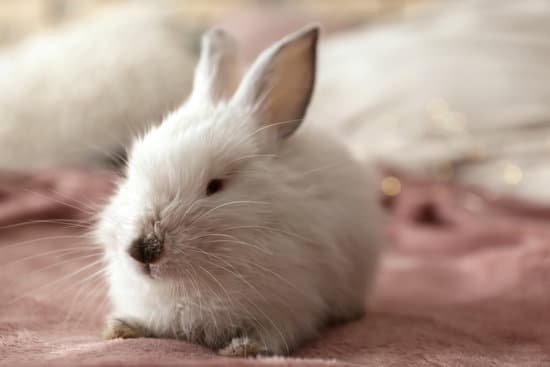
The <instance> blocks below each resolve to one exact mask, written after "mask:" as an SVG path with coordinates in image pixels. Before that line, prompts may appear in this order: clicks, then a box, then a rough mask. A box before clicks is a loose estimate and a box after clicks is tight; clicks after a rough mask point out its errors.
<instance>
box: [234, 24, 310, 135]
mask: <svg viewBox="0 0 550 367" xmlns="http://www.w3.org/2000/svg"><path fill="white" fill-rule="evenodd" d="M318 37H319V27H318V26H310V27H307V28H305V29H303V30H301V31H298V32H296V33H294V34H291V35H289V36H287V37H285V38H283V39H282V40H281V41H279V42H277V43H276V44H275V45H273V46H271V47H270V48H268V49H267V50H265V51H264V52H263V53H261V54H260V56H258V59H257V60H256V61H255V63H254V64H253V65H252V67H251V69H250V70H249V71H248V73H247V74H246V75H245V77H244V78H243V81H242V82H241V84H240V86H239V88H238V89H237V92H236V93H235V96H234V98H233V102H234V103H237V104H238V105H239V106H241V107H248V108H252V109H253V111H255V114H256V116H255V117H256V119H257V120H258V121H259V122H260V123H261V125H262V126H269V125H272V126H273V130H274V131H275V132H276V133H277V135H278V137H279V138H285V137H288V136H290V135H291V134H292V133H293V132H294V131H295V130H296V129H297V128H298V126H300V123H301V122H302V119H303V118H304V115H305V113H306V110H307V107H308V105H309V101H310V99H311V95H312V92H313V85H314V81H315V65H316V58H317V39H318ZM269 130H271V128H270V129H269Z"/></svg>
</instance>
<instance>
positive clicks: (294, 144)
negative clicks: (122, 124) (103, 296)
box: [97, 27, 381, 356]
mask: <svg viewBox="0 0 550 367" xmlns="http://www.w3.org/2000/svg"><path fill="white" fill-rule="evenodd" d="M318 33H319V30H318V28H317V27H309V28H307V29H304V30H302V31H300V32H298V33H295V34H293V35H291V36H288V37H286V38H284V39H283V40H281V41H280V42H278V43H276V44H275V45H274V46H272V47H271V48H269V49H267V50H266V51H264V52H263V53H262V54H261V55H260V56H259V57H258V59H257V60H256V62H255V63H254V64H253V66H252V67H251V69H250V70H249V71H248V73H247V74H245V76H244V77H243V80H242V82H241V83H240V85H239V83H238V81H239V80H240V79H241V78H240V70H239V61H238V52H237V48H236V42H235V41H234V40H233V39H232V38H231V37H230V36H228V35H227V34H225V33H224V32H223V31H221V30H211V31H209V32H208V33H207V34H206V35H205V36H204V37H203V42H202V51H201V59H200V61H199V64H198V67H197V69H196V73H195V80H194V83H195V85H194V90H193V92H192V95H191V96H190V98H189V99H188V101H187V102H186V103H185V104H184V105H183V106H182V107H181V108H179V109H178V110H177V111H175V112H174V113H172V114H171V115H169V116H168V117H167V118H166V119H165V121H163V122H162V124H160V125H159V126H157V127H154V128H152V129H151V130H150V131H149V132H148V133H147V134H146V135H145V136H143V137H142V138H140V139H139V140H138V141H136V142H135V144H134V146H133V148H132V149H131V151H130V155H129V162H128V167H127V176H126V177H125V178H124V179H123V180H122V181H121V183H120V186H119V188H118V191H117V193H116V194H115V195H114V197H113V198H112V200H111V202H110V204H109V205H108V206H107V207H106V208H105V210H104V211H103V212H102V214H101V216H100V221H99V224H98V228H97V237H98V240H99V242H100V243H101V244H102V246H104V248H105V251H106V259H107V263H108V265H107V267H108V274H109V276H108V277H109V284H110V297H111V300H112V303H113V307H114V310H113V313H112V316H111V317H110V319H109V321H108V322H107V327H106V330H105V337H106V338H117V337H123V338H128V337H142V336H151V337H167V338H180V339H184V340H189V341H192V342H197V343H200V344H203V345H206V346H208V347H210V348H213V349H216V350H218V351H219V352H220V353H221V354H223V355H231V356H246V355H256V354H288V353H290V352H291V351H292V350H294V349H295V348H296V347H297V346H298V345H300V343H302V342H303V341H304V340H307V339H310V338H312V337H314V336H315V335H316V334H317V333H318V332H319V330H320V329H321V328H322V327H323V326H324V325H326V324H327V323H328V322H332V321H344V320H350V319H353V318H356V317H359V316H360V315H362V313H363V311H364V302H365V296H366V292H367V290H368V288H369V285H370V284H371V282H372V277H373V273H374V270H375V268H376V263H377V258H378V252H379V244H380V242H381V241H380V233H381V228H380V227H381V226H380V220H381V215H380V213H379V210H380V209H379V206H378V202H377V191H376V185H375V184H373V182H372V181H371V178H370V176H369V173H368V172H365V170H364V168H363V167H362V166H360V165H358V164H357V163H356V162H354V161H353V160H352V159H351V158H350V155H349V154H348V152H347V151H346V149H345V148H344V147H343V146H342V145H341V144H340V143H339V142H337V141H335V140H333V139H332V138H331V137H330V136H327V135H324V134H323V133H322V131H318V130H317V129H314V128H311V129H309V130H308V129H304V128H301V129H299V131H296V130H297V129H298V127H299V126H300V124H301V122H302V119H303V118H304V115H305V112H306V109H307V107H308V104H309V101H310V98H311V94H312V91H313V85H314V79H315V64H316V45H317V39H318ZM235 90H236V91H235ZM304 127H306V126H304Z"/></svg>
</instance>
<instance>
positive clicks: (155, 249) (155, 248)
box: [128, 235, 164, 264]
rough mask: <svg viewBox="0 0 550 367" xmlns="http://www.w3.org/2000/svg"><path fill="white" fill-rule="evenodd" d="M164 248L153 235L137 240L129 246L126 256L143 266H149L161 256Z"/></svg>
mask: <svg viewBox="0 0 550 367" xmlns="http://www.w3.org/2000/svg"><path fill="white" fill-rule="evenodd" d="M163 250H164V246H163V244H162V242H161V241H160V240H159V239H158V237H156V236H155V235H148V236H145V237H141V238H138V239H137V240H135V241H134V242H132V244H131V245H130V248H129V249H128V254H130V256H131V257H132V258H134V259H135V260H137V261H139V262H140V263H143V264H151V263H154V262H155V261H157V260H158V259H159V258H160V256H161V255H162V251H163Z"/></svg>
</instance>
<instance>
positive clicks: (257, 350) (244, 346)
mask: <svg viewBox="0 0 550 367" xmlns="http://www.w3.org/2000/svg"><path fill="white" fill-rule="evenodd" d="M218 353H219V354H220V355H222V356H226V357H244V358H246V357H254V356H258V355H271V354H273V353H272V352H271V351H269V350H268V349H267V347H266V346H265V345H264V344H262V343H260V342H259V341H256V340H254V339H252V338H249V337H247V336H244V337H238V338H233V339H232V340H231V342H230V343H229V344H228V345H227V346H226V347H224V348H222V349H220V350H219V351H218Z"/></svg>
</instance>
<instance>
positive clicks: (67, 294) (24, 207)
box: [0, 170, 550, 366]
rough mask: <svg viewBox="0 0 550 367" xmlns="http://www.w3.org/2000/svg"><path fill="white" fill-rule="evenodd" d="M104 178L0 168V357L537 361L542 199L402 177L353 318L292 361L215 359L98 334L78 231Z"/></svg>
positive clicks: (106, 187)
mask: <svg viewBox="0 0 550 367" xmlns="http://www.w3.org/2000/svg"><path fill="white" fill-rule="evenodd" d="M114 177H115V174H114V173H112V172H108V171H75V170H72V171H55V172H46V173H41V174H36V175H25V176H18V175H2V176H1V177H0V226H2V227H1V228H0V248H1V249H2V252H1V253H2V256H1V257H0V284H1V287H0V365H5V366H15V365H17V366H34V365H45V364H47V365H49V366H77V365H84V366H118V365H125V366H172V365H178V366H187V365H189V366H190V365H201V366H222V365H223V366H225V365H234V366H251V365H268V366H317V365H330V366H348V365H350V366H352V365H361V366H393V365H395V366H404V365H407V366H438V365H445V366H449V365H470V366H474V365H478V366H488V365H495V366H519V365H522V366H541V365H550V352H548V351H549V350H550V322H549V321H550V314H549V312H548V310H549V309H550V297H549V295H548V288H549V285H550V240H549V238H550V236H549V234H550V230H549V229H548V226H547V225H546V222H547V220H548V218H550V209H547V208H544V207H537V206H535V205H531V204H525V203H522V202H517V201H511V200H507V199H499V198H492V197H491V196H489V195H486V194H484V193H480V192H476V191H474V190H471V189H467V188H463V187H457V186H454V185H451V184H445V183H438V182H431V181H416V180H412V179H402V182H401V184H402V191H401V193H400V194H399V195H398V196H396V197H394V198H391V200H385V204H386V206H387V207H388V209H389V211H390V217H389V221H388V226H387V234H388V246H387V249H386V251H385V253H384V256H383V259H382V264H381V269H380V274H379V277H378V281H377V284H376V287H375V288H376V289H375V292H374V294H373V296H372V298H371V299H370V302H369V304H370V306H369V313H368V314H367V316H366V317H365V318H363V319H362V320H359V321H357V322H353V323H349V324H346V325H340V326H336V327H333V328H331V329H329V330H327V331H326V332H324V333H323V335H322V337H321V338H320V339H318V340H315V341H312V342H310V343H308V344H307V345H304V346H303V347H302V348H300V349H299V350H298V351H297V352H296V353H295V354H294V355H293V356H292V357H289V358H263V359H257V360H255V359H249V360H239V359H223V358H220V357H218V356H216V355H215V354H213V353H212V352H210V351H209V350H206V349H204V348H202V347H200V346H197V345H193V344H189V343H186V342H183V341H175V340H159V339H138V340H110V341H103V340H101V338H100V333H101V326H102V319H103V317H104V315H105V313H106V312H107V309H108V305H107V302H106V300H105V293H104V287H103V284H102V281H101V278H100V277H95V276H92V275H93V274H94V272H95V271H97V270H99V269H100V268H99V267H98V265H97V264H96V266H94V265H93V263H94V261H97V260H98V259H99V258H100V255H98V254H99V252H97V251H96V250H95V248H94V247H89V246H90V245H91V242H90V241H89V240H88V239H87V238H86V237H85V236H82V235H83V233H84V232H85V227H86V223H88V222H89V221H90V218H91V217H90V216H91V212H92V211H93V209H94V208H95V207H97V205H98V204H100V203H102V202H104V200H105V198H106V195H107V193H108V192H109V191H110V188H111V186H112V185H111V182H112V181H113V179H114ZM388 199H389V198H388ZM29 221H32V222H31V223H29ZM77 271H80V273H76V274H74V275H73V276H71V274H73V273H74V272H77ZM86 278H89V280H90V281H87V280H86Z"/></svg>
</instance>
